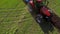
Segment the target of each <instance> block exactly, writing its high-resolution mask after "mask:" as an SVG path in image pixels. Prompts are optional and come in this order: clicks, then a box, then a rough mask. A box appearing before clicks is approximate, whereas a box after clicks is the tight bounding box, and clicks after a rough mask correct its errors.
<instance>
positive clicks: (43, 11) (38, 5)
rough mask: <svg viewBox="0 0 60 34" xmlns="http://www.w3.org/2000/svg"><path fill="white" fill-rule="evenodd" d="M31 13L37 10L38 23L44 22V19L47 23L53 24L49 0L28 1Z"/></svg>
mask: <svg viewBox="0 0 60 34" xmlns="http://www.w3.org/2000/svg"><path fill="white" fill-rule="evenodd" d="M27 4H29V7H30V11H31V12H32V9H35V10H36V11H34V12H36V14H37V16H36V21H37V22H38V23H41V22H42V19H45V20H46V21H49V22H51V17H52V16H53V12H52V10H50V9H49V8H48V7H47V5H48V1H47V0H28V3H27Z"/></svg>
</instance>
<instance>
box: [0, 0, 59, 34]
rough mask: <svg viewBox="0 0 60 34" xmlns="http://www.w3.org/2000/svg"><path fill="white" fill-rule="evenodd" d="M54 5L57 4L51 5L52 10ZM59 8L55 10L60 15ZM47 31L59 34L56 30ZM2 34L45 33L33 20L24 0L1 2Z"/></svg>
mask: <svg viewBox="0 0 60 34" xmlns="http://www.w3.org/2000/svg"><path fill="white" fill-rule="evenodd" d="M56 2H59V1H58V0H57V1H56ZM50 4H51V3H50ZM56 4H58V3H56ZM52 5H55V4H51V5H49V6H50V7H51V9H52V8H53V7H54V6H52ZM13 8H14V9H13ZM58 8H59V7H56V8H54V9H56V12H57V14H58V15H60V14H59V13H60V12H59V11H60V10H59V9H58ZM43 28H46V27H44V26H43ZM46 31H48V33H49V34H51V33H52V34H58V31H57V29H56V28H54V30H53V31H52V32H50V31H49V29H46ZM0 34H44V32H43V29H42V27H41V26H39V25H38V24H37V23H36V22H35V20H34V19H33V18H32V16H31V14H30V13H29V12H28V10H27V8H26V5H25V4H24V3H23V1H22V0H0Z"/></svg>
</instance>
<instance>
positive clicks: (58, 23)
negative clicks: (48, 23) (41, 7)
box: [52, 13, 60, 29]
mask: <svg viewBox="0 0 60 34" xmlns="http://www.w3.org/2000/svg"><path fill="white" fill-rule="evenodd" d="M52 24H53V25H54V26H55V27H57V28H59V29H60V17H59V16H57V15H56V14H55V13H54V15H53V17H52Z"/></svg>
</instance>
